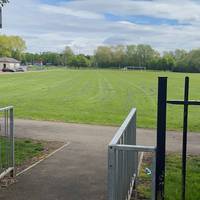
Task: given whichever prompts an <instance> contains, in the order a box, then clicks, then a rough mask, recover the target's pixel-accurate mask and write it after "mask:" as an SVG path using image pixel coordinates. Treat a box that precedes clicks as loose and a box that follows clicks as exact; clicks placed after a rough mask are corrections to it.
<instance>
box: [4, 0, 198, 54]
mask: <svg viewBox="0 0 200 200" xmlns="http://www.w3.org/2000/svg"><path fill="white" fill-rule="evenodd" d="M0 32H1V34H7V35H19V36H21V37H22V38H23V39H24V40H25V41H26V43H27V51H30V52H43V51H54V52H61V51H62V50H63V49H64V47H65V46H70V47H71V48H72V49H73V50H74V52H75V53H84V54H93V52H94V50H95V49H96V48H97V46H100V45H129V44H149V45H151V46H152V47H153V48H155V49H157V50H158V51H160V52H162V51H170V50H174V49H177V48H183V49H186V50H190V49H192V48H199V47H200V0H199V1H198V0H10V3H9V4H8V5H6V6H5V8H3V29H2V30H0Z"/></svg>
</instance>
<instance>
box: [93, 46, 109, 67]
mask: <svg viewBox="0 0 200 200" xmlns="http://www.w3.org/2000/svg"><path fill="white" fill-rule="evenodd" d="M95 61H96V64H97V67H103V68H107V67H109V66H110V65H111V63H112V50H111V48H110V47H107V46H100V47H98V48H97V50H96V52H95Z"/></svg>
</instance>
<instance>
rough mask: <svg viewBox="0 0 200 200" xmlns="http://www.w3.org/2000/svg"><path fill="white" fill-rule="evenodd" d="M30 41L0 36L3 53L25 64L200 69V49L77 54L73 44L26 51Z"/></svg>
mask: <svg viewBox="0 0 200 200" xmlns="http://www.w3.org/2000/svg"><path fill="white" fill-rule="evenodd" d="M25 50H26V43H25V41H24V40H23V39H22V38H20V37H18V36H6V35H1V36H0V56H1V57H2V56H7V57H13V58H15V59H18V60H20V61H21V62H22V64H25V65H34V64H37V63H42V64H43V65H52V66H69V67H77V68H80V67H96V68H124V67H126V66H135V67H145V68H146V69H148V70H164V71H175V72H200V49H193V50H191V51H186V50H184V49H176V50H175V51H166V52H163V53H159V52H158V51H156V50H155V49H153V48H152V47H151V46H150V45H145V44H139V45H127V46H124V45H118V46H99V47H98V48H97V49H96V50H95V51H94V55H84V54H78V55H76V54H74V52H73V51H72V49H71V48H70V47H66V48H65V49H64V50H63V51H62V52H60V53H58V52H42V53H28V52H25Z"/></svg>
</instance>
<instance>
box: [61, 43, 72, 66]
mask: <svg viewBox="0 0 200 200" xmlns="http://www.w3.org/2000/svg"><path fill="white" fill-rule="evenodd" d="M73 56H74V52H73V51H72V49H71V48H70V47H68V46H67V47H65V50H64V51H63V52H62V65H64V66H66V65H70V64H71V62H72V59H73Z"/></svg>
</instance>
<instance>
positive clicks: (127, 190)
mask: <svg viewBox="0 0 200 200" xmlns="http://www.w3.org/2000/svg"><path fill="white" fill-rule="evenodd" d="M140 152H153V160H152V161H153V162H152V200H154V199H155V153H156V148H155V147H152V146H138V145H136V109H135V108H134V109H132V110H131V112H130V113H129V115H128V116H127V118H126V119H125V121H124V123H123V124H122V125H121V127H120V128H119V130H118V131H117V133H116V134H115V136H114V137H113V139H112V141H111V142H110V144H109V146H108V199H109V200H130V199H131V196H132V191H133V188H134V186H135V184H136V178H137V176H138V171H139V170H138V165H139V153H140Z"/></svg>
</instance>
